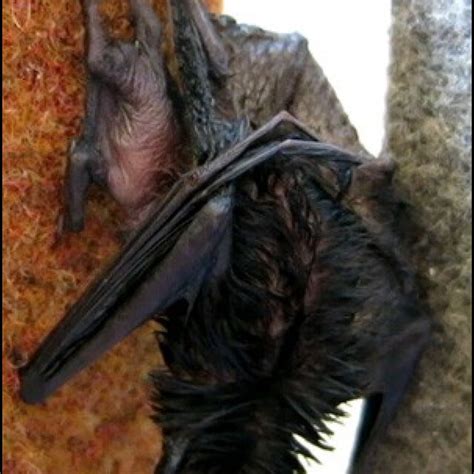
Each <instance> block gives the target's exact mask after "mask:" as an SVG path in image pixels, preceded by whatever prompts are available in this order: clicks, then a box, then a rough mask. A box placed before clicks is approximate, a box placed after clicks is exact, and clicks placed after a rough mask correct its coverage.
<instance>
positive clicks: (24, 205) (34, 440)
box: [2, 0, 222, 474]
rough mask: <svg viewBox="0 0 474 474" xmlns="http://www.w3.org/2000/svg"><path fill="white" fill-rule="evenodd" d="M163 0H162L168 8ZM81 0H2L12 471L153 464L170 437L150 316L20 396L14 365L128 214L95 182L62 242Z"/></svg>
mask: <svg viewBox="0 0 474 474" xmlns="http://www.w3.org/2000/svg"><path fill="white" fill-rule="evenodd" d="M164 1H165V0H163V2H156V3H157V5H156V6H157V7H158V8H159V10H160V12H163V5H162V4H161V5H160V3H164ZM80 3H81V2H80V1H79V0H54V1H53V0H43V1H38V0H11V1H8V2H3V4H2V23H3V66H4V71H3V81H4V82H3V105H4V107H3V119H4V120H3V137H4V140H3V185H4V188H3V189H4V200H3V210H4V212H3V252H4V254H3V255H4V271H3V345H2V350H3V352H2V368H3V371H2V376H3V391H2V398H3V403H4V414H3V441H4V444H3V469H2V472H3V473H4V474H13V473H14V474H33V473H35V474H37V473H45V474H69V473H71V474H72V473H74V474H75V473H81V474H82V473H84V474H86V473H91V474H92V473H94V474H101V473H119V474H128V473H129V474H131V473H134V474H137V473H138V474H142V473H144V474H145V473H151V472H152V470H153V466H154V465H155V463H156V461H157V459H158V457H159V455H160V449H161V448H160V434H159V430H158V429H157V428H156V427H155V426H154V424H153V423H152V422H151V421H150V420H149V415H150V413H151V410H150V408H149V406H148V402H147V401H148V396H149V393H148V391H149V386H148V384H147V374H148V373H149V371H150V370H151V369H152V368H153V367H157V366H158V365H159V364H160V354H159V352H158V350H157V346H156V343H155V340H154V337H153V330H152V329H151V328H145V329H142V330H140V331H138V333H136V334H134V335H132V336H131V337H130V338H128V339H127V340H126V341H125V342H123V343H122V344H121V345H119V346H118V347H117V348H116V349H115V350H114V351H112V352H111V353H110V354H108V355H107V356H106V357H104V358H103V359H102V360H101V361H100V362H98V363H97V364H96V365H94V366H93V367H92V368H90V369H89V370H86V371H85V372H83V373H82V374H80V375H79V376H78V377H77V378H76V379H75V380H74V381H73V382H71V383H70V384H68V385H67V386H66V387H64V388H63V389H62V390H61V391H60V392H59V393H58V394H57V395H56V396H54V397H52V398H51V399H50V400H48V402H47V403H45V404H43V405H40V406H28V405H25V404H23V403H22V402H21V401H20V400H19V397H18V388H19V382H18V377H17V372H16V370H17V367H18V366H20V365H21V364H22V363H24V361H25V359H26V357H27V356H28V355H29V354H31V353H32V351H33V349H34V348H35V347H36V346H37V345H38V343H39V342H40V341H41V339H42V338H43V337H44V336H45V334H46V333H47V332H48V331H49V330H50V329H51V328H52V327H53V326H54V324H55V323H56V322H57V321H58V320H59V318H60V317H61V316H62V314H63V313H64V310H65V308H66V306H67V305H69V304H71V303H72V302H73V301H74V300H75V299H76V298H77V297H78V295H79V294H80V293H81V291H82V290H83V288H84V287H85V285H86V284H87V283H88V282H89V281H90V280H91V279H92V278H93V276H94V275H95V274H97V272H98V271H99V270H100V268H101V267H102V266H103V264H104V263H105V261H106V260H107V259H108V258H110V257H111V256H112V255H113V254H114V253H115V252H116V251H117V250H118V247H119V240H118V229H119V219H120V215H119V213H118V211H117V210H116V208H115V207H114V206H113V205H112V203H111V202H110V200H109V198H108V197H107V196H105V195H104V194H102V193H101V192H99V191H97V190H94V192H93V193H92V195H91V202H90V203H89V206H88V216H87V228H86V230H85V231H84V232H83V233H82V234H80V235H74V236H71V237H69V238H68V239H66V240H63V241H62V242H56V236H55V228H56V220H57V216H58V213H59V210H60V203H61V195H62V177H63V174H64V168H65V164H66V151H67V147H68V144H69V142H70V140H71V138H72V137H73V136H74V135H76V134H77V133H78V132H79V130H80V124H81V117H82V114H83V98H84V86H85V83H84V80H85V77H84V69H83V36H84V30H83V26H82V22H83V18H82V12H81V7H80ZM104 3H105V5H104V7H105V8H104V10H105V11H106V12H107V13H108V14H109V15H110V16H111V17H113V18H114V25H115V27H116V29H118V30H120V29H126V23H127V21H126V13H127V5H126V2H124V1H120V2H117V1H116V0H114V1H107V2H104ZM210 3H211V4H212V8H213V10H214V11H215V10H216V9H218V8H220V7H221V6H222V5H221V4H222V2H220V1H211V2H210Z"/></svg>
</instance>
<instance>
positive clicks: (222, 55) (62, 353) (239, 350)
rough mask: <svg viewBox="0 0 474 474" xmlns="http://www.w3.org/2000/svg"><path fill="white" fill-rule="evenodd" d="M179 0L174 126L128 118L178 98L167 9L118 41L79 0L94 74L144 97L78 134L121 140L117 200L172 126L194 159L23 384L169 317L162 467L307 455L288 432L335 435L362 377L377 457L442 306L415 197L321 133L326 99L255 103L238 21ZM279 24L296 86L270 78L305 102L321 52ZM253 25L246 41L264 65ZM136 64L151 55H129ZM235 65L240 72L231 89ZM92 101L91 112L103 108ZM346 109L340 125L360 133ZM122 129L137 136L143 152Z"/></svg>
mask: <svg viewBox="0 0 474 474" xmlns="http://www.w3.org/2000/svg"><path fill="white" fill-rule="evenodd" d="M171 8H172V12H173V21H174V35H175V47H176V54H177V58H178V63H179V69H180V74H181V81H180V84H179V86H178V88H177V89H178V90H179V93H178V95H179V97H178V98H175V99H174V100H176V101H177V102H175V105H176V104H179V110H180V111H181V113H180V114H179V118H178V120H176V122H173V123H176V124H178V126H177V128H176V129H173V133H171V132H170V129H168V128H166V127H165V126H164V125H162V127H161V128H160V130H161V132H162V134H160V133H159V132H158V131H157V130H156V127H150V128H149V129H146V130H145V129H144V128H143V127H144V125H143V127H142V128H140V127H138V128H136V126H135V125H136V124H140V123H142V120H143V117H146V118H150V117H151V118H150V120H151V122H150V123H153V124H161V122H162V121H165V119H164V116H163V115H160V112H159V111H162V110H163V109H166V107H167V105H169V103H168V102H167V97H166V94H164V92H163V91H164V90H165V85H166V84H165V83H164V82H163V81H162V80H161V79H162V78H163V67H164V66H163V64H162V63H160V61H159V58H158V59H157V57H155V52H156V51H158V49H157V48H156V49H153V45H156V44H157V38H156V36H155V34H154V33H156V31H159V29H158V26H159V24H158V22H157V19H156V17H154V15H153V14H152V12H151V10H150V8H149V6H148V5H147V4H146V2H144V1H142V0H135V1H133V2H132V12H133V14H134V15H135V24H136V35H137V40H138V43H139V45H138V47H137V46H135V45H132V46H131V47H132V48H134V49H130V45H126V47H125V49H123V47H122V49H120V51H121V53H120V54H118V55H114V54H115V49H114V48H116V45H115V44H113V43H112V44H111V43H110V41H104V40H103V38H104V36H103V35H104V33H103V30H102V29H101V27H100V24H99V23H98V13H97V5H96V2H95V1H93V0H90V1H88V2H86V11H87V13H88V29H89V38H90V40H89V41H90V44H89V53H88V54H89V58H88V60H89V62H91V61H92V65H93V66H92V71H93V72H94V75H95V79H94V80H96V81H99V82H100V87H99V88H98V89H96V90H99V91H100V90H101V89H100V88H101V87H108V88H109V89H110V90H115V91H117V90H119V92H120V93H119V94H117V97H118V99H117V103H118V104H119V106H118V107H119V109H120V110H121V108H123V107H131V108H132V109H133V113H132V112H130V109H127V110H126V112H125V113H124V114H122V115H117V116H113V117H112V116H111V115H107V120H109V121H112V122H113V123H112V124H110V127H108V128H107V129H100V128H98V129H97V128H94V127H92V128H94V129H95V130H96V132H95V133H97V134H98V135H97V136H95V137H94V138H93V139H91V140H85V141H86V143H93V144H95V145H94V146H96V144H97V143H101V144H103V143H114V144H115V145H114V146H111V147H110V148H107V147H104V146H103V145H102V146H101V148H100V150H99V151H100V152H101V153H102V152H105V155H106V156H108V158H107V160H108V161H107V160H106V159H104V157H103V156H102V157H101V159H100V160H102V161H101V163H106V164H107V165H108V166H106V167H105V168H102V169H105V175H106V177H107V180H106V185H107V186H108V188H109V189H110V190H111V192H112V194H114V195H115V196H116V197H119V196H120V193H121V192H123V193H124V194H122V195H121V197H122V199H123V202H124V205H126V204H127V203H129V202H135V201H134V199H132V198H135V196H134V192H130V190H134V189H135V184H134V183H139V182H140V180H139V179H138V177H139V176H140V175H139V174H137V173H136V172H135V171H136V167H137V165H138V164H139V163H140V161H138V160H139V159H140V158H143V157H145V158H146V157H147V156H148V154H149V155H150V157H152V154H151V150H152V149H154V150H155V152H156V153H161V151H162V150H161V148H160V146H159V145H158V144H163V143H168V142H169V140H171V139H172V138H173V137H183V139H185V140H186V146H185V147H183V150H184V151H180V153H183V154H184V155H186V154H190V155H191V158H192V160H191V162H192V163H194V167H192V168H191V169H190V171H188V172H187V173H186V174H184V176H183V177H181V178H180V179H179V180H178V181H177V182H176V183H175V184H174V186H173V187H172V188H171V190H170V191H169V192H168V193H167V194H166V196H165V197H164V198H162V199H160V200H159V201H157V202H153V199H154V198H153V196H151V197H150V196H147V197H146V199H145V198H144V197H143V196H142V197H141V198H140V199H143V200H139V203H140V206H142V207H141V210H140V212H142V210H143V209H146V210H145V211H143V212H144V213H145V217H143V218H140V223H139V225H138V227H137V230H136V232H134V233H133V234H132V236H131V237H130V239H129V241H128V242H127V243H126V244H125V246H124V248H123V249H122V251H121V253H120V254H119V256H118V257H117V258H116V259H115V261H113V262H112V263H111V265H110V266H109V267H108V268H107V269H106V270H105V272H104V274H103V275H102V276H101V277H100V278H99V279H97V280H96V281H95V282H93V283H92V285H91V286H90V287H89V289H88V290H87V291H86V293H85V294H84V295H83V296H82V297H81V298H80V300H79V301H78V302H77V303H76V304H75V305H74V306H73V307H72V308H71V310H70V311H69V312H68V313H67V314H66V316H65V317H64V319H63V320H62V321H61V322H60V324H59V325H58V326H57V328H56V329H55V330H54V331H53V332H52V333H51V334H50V335H49V336H48V337H47V339H46V340H45V342H44V343H43V344H42V346H41V347H40V348H39V350H38V351H37V353H36V354H35V356H34V357H33V359H32V360H31V361H30V363H29V364H28V366H27V367H26V368H25V369H23V371H22V389H21V391H22V397H23V398H24V399H25V401H28V402H30V403H35V402H39V401H41V400H43V399H45V398H46V397H47V396H49V395H50V394H51V393H52V392H54V391H55V390H56V389H57V388H59V387H60V386H61V385H62V384H63V383H65V382H66V381H67V380H68V379H69V378H71V377H72V376H73V375H74V374H75V373H77V372H78V371H79V370H81V369H82V368H84V367H86V366H87V365H89V364H90V363H92V362H93V361H94V360H95V359H97V358H98V357H99V356H100V355H101V354H102V353H104V352H105V351H106V350H108V349H109V348H110V347H112V346H113V345H114V344H116V343H117V342H119V341H120V340H121V339H123V338H124V337H126V335H128V334H129V333H130V332H131V331H133V330H134V329H135V328H136V327H138V326H139V325H141V324H143V323H145V322H146V321H148V320H150V319H158V320H159V321H160V322H161V325H162V328H163V329H162V332H161V333H160V335H159V343H160V347H161V350H162V353H163V356H164V360H165V362H166V366H167V370H166V371H165V372H161V373H157V374H155V375H154V381H155V384H156V388H157V391H156V396H155V405H156V409H157V415H156V418H157V420H158V422H159V423H160V425H161V426H162V429H163V433H164V437H165V442H164V443H165V454H164V456H163V458H162V459H161V460H160V463H159V464H158V466H157V470H156V472H157V473H167V474H168V473H178V472H179V473H183V474H184V473H190V474H191V473H193V474H199V473H252V474H258V473H278V474H285V473H288V474H290V473H294V472H301V473H302V472H304V469H303V467H302V466H301V465H300V464H299V461H298V458H297V454H303V455H309V453H308V452H307V451H306V450H305V448H304V447H303V445H301V444H300V443H299V442H298V441H296V439H295V438H294V434H298V435H300V436H301V437H303V438H305V439H306V440H308V441H310V442H311V443H313V444H316V445H319V446H324V435H325V434H326V433H327V428H326V425H325V422H326V421H328V420H329V419H332V418H333V417H336V416H339V415H341V413H340V411H339V410H338V408H337V406H338V405H339V404H340V403H342V402H345V401H348V400H351V399H354V398H359V397H367V398H369V400H370V401H371V403H370V407H371V412H372V414H373V416H372V417H371V418H370V419H369V418H368V419H367V421H366V424H365V425H364V428H363V433H362V436H361V439H360V446H359V449H358V452H357V456H356V460H355V464H356V468H355V469H358V470H359V472H370V471H369V470H367V469H368V468H367V465H368V464H367V463H368V460H370V453H371V450H372V449H373V446H374V444H375V443H376V441H377V438H378V437H379V436H381V435H382V434H383V432H384V430H385V428H386V426H387V424H388V423H389V422H390V420H391V418H392V417H393V415H394V414H395V412H396V409H397V407H398V405H399V403H400V401H401V398H402V396H403V394H404V392H405V391H406V387H407V384H408V382H409V380H410V378H411V375H412V373H413V370H414V367H415V365H416V362H417V360H418V358H419V356H420V354H421V351H422V349H423V347H424V345H425V344H426V341H427V338H428V334H429V326H430V324H429V319H428V318H427V316H426V313H425V311H424V308H422V306H421V304H420V302H419V299H418V294H417V285H416V281H415V278H414V274H413V271H412V269H411V268H410V263H409V258H408V256H407V255H406V251H405V248H404V242H403V236H402V235H401V234H400V231H399V227H400V222H401V220H402V214H403V213H402V210H403V205H402V203H401V202H400V201H399V199H398V198H397V197H396V192H395V191H394V189H393V188H392V184H391V178H392V174H393V167H392V166H391V164H390V163H388V162H386V161H383V160H381V161H372V160H370V159H368V158H366V157H365V156H364V155H363V154H360V155H354V154H352V153H349V152H347V151H343V150H342V149H341V148H339V147H337V146H334V145H328V144H325V143H322V142H321V141H319V140H318V139H317V138H316V136H315V135H314V134H313V132H312V130H314V129H315V128H316V129H317V128H318V127H319V128H320V129H321V130H324V131H326V133H328V134H330V133H331V127H332V126H333V125H334V124H332V125H331V121H330V120H328V119H327V118H321V119H319V118H317V117H316V118H314V119H313V121H312V122H311V125H310V128H309V127H307V126H306V125H303V124H302V123H301V122H299V121H298V120H296V119H295V118H294V117H293V116H292V115H290V114H288V113H286V112H283V113H279V114H277V115H275V116H274V117H272V116H271V115H272V114H271V107H269V109H268V112H267V111H263V109H262V108H261V107H260V106H256V107H255V108H253V109H252V104H258V103H259V101H260V100H261V99H260V96H259V94H258V93H257V92H256V90H255V87H258V85H257V82H258V81H257V82H253V80H250V81H246V80H245V79H243V78H235V76H233V75H232V74H231V73H230V71H231V68H232V67H237V65H238V64H241V63H239V61H242V59H236V58H237V56H234V57H233V59H232V56H230V57H228V56H227V51H228V49H229V46H225V41H223V42H222V41H221V37H222V35H220V34H218V32H219V28H221V27H222V28H227V31H228V33H227V36H225V35H224V37H225V38H227V40H226V41H231V42H232V41H234V43H235V44H239V42H241V41H242V38H243V37H242V36H239V35H241V33H242V31H243V30H241V29H238V31H234V38H233V39H232V34H231V33H229V31H230V30H232V28H235V25H234V26H232V24H231V25H230V26H229V25H228V24H227V26H226V21H227V20H225V19H224V20H214V22H212V21H211V20H210V19H209V18H208V17H207V15H206V13H205V12H204V11H203V10H202V7H201V5H200V3H199V2H197V1H194V0H183V1H177V0H175V1H171ZM145 18H147V19H146V20H145ZM216 21H219V22H223V23H219V25H221V26H219V25H217V26H216ZM229 28H230V30H229ZM256 32H258V30H254V31H253V32H251V33H249V34H250V36H252V35H255V34H256ZM94 35H95V36H94ZM265 35H266V34H263V38H264V40H265V41H267V40H268V38H269V37H268V36H265ZM229 38H230V39H229ZM288 38H290V39H288ZM292 38H293V39H292ZM255 40H257V38H255ZM285 41H289V44H290V46H291V48H293V46H294V47H295V48H297V49H298V50H299V48H301V50H302V51H303V53H302V54H301V58H300V57H297V56H298V55H294V57H295V61H299V62H300V63H301V67H300V70H301V74H300V75H299V76H298V77H299V79H298V78H295V82H294V90H296V91H300V93H296V94H295V93H292V92H291V89H292V88H288V90H287V91H285V90H284V88H283V89H282V90H281V93H279V95H278V97H279V98H280V97H284V96H285V94H286V96H287V97H288V100H287V105H288V107H287V108H289V109H291V108H292V107H293V108H294V109H295V110H302V111H303V110H304V109H305V106H308V101H309V100H310V99H308V98H305V96H306V95H307V92H305V93H304V94H303V89H301V90H300V89H299V87H302V86H301V84H299V82H298V81H299V80H301V78H305V80H307V79H308V78H307V77H306V76H311V73H310V72H308V71H311V70H313V72H314V70H315V69H314V62H311V60H310V58H309V57H308V56H307V49H306V53H304V50H305V45H304V42H303V43H301V41H300V39H299V38H298V37H286V39H285ZM293 42H294V43H295V44H293ZM300 43H301V44H302V45H303V46H301V44H300ZM255 44H256V43H255V42H254V41H251V42H250V43H249V45H248V50H247V53H246V54H247V55H246V56H245V57H247V58H250V59H251V62H252V61H253V62H252V64H253V66H254V67H255V68H256V70H257V69H258V67H260V66H261V59H258V57H257V56H258V55H257V56H256V53H255V50H254V46H255ZM276 44H279V43H278V41H277V42H276ZM297 44H300V45H299V46H298V45H297ZM290 46H288V45H286V46H285V47H283V48H282V50H280V51H283V52H285V51H288V49H287V48H289V47H290ZM111 48H112V50H111ZM291 48H290V50H291ZM243 50H244V51H245V47H243ZM124 51H125V53H124ZM148 51H152V52H148ZM94 55H96V56H94ZM242 57H244V56H241V58H242ZM252 58H253V59H252ZM263 59H264V61H266V60H269V58H267V57H264V58H263ZM270 59H271V58H270ZM233 61H234V62H233ZM272 61H273V60H272ZM259 64H260V66H259ZM272 64H274V63H273V62H272ZM140 67H143V68H144V69H145V70H146V74H143V75H140V74H138V76H136V75H133V73H134V72H136V71H139V68H140ZM239 67H241V66H239ZM273 67H274V66H273ZM102 69H103V70H102ZM287 73H288V74H295V70H292V69H291V68H288V71H287ZM160 74H162V76H160ZM232 77H234V81H241V83H242V84H244V85H245V84H247V86H244V88H243V89H242V90H241V91H238V87H237V85H236V84H237V83H236V82H234V83H233V85H232V79H229V78H232ZM252 77H253V79H255V80H256V79H258V74H257V75H255V74H254V75H253V76H252ZM144 78H152V79H151V81H152V82H153V86H149V85H148V82H147V80H146V79H144ZM160 78H161V79H160ZM317 80H320V77H319V76H317V75H316V76H313V81H317ZM229 84H230V85H229ZM270 85H271V84H270ZM112 86H113V87H112ZM279 87H281V83H279V81H276V82H274V83H273V85H271V88H272V90H279V89H278V88H279ZM232 90H233V91H234V93H233V94H232V93H231V91H232ZM328 91H329V92H330V93H332V94H333V92H332V89H328ZM163 94H164V95H163ZM246 94H249V95H248V97H251V96H253V97H254V101H251V104H246V103H245V100H243V98H245V97H247V95H246ZM144 97H145V98H144ZM261 97H262V98H265V97H266V96H265V94H263V95H262V96H261ZM334 99H335V96H334ZM262 100H263V99H262ZM120 101H123V102H124V104H125V105H120ZM98 103H99V104H100V103H101V102H100V101H99V102H98ZM267 103H268V99H267V98H265V100H263V102H262V104H263V105H262V106H264V107H266V106H267V105H265V104H267ZM239 104H240V106H239ZM276 106H277V107H280V105H279V104H278V105H276ZM239 107H240V108H239ZM93 110H94V108H93V107H92V106H89V107H88V117H96V116H95V115H94V114H92V111H93ZM336 112H338V113H339V112H340V113H341V114H343V112H342V109H337V108H336ZM340 116H342V117H343V115H340ZM86 121H87V119H86ZM342 121H343V122H344V119H342ZM145 122H146V120H145ZM344 123H345V131H343V133H342V134H341V135H340V137H343V138H342V139H343V140H348V141H352V143H353V144H354V140H355V141H356V135H354V132H353V129H352V127H351V126H350V124H349V123H348V122H344ZM168 125H169V124H168ZM178 127H180V131H179V132H177V130H178ZM145 128H146V127H145ZM336 128H337V127H336ZM141 131H143V136H142V135H141V134H140V132H141ZM145 132H146V133H145ZM346 132H347V133H346ZM121 133H124V134H125V138H122V135H121ZM144 137H145V138H144ZM114 140H115V141H114ZM147 140H150V141H147ZM126 145H127V146H132V148H133V147H136V148H133V153H132V152H129V149H127V148H126ZM166 146H167V145H166ZM166 146H165V145H163V147H164V149H166ZM137 149H138V150H139V151H137ZM131 157H138V158H137V161H136V162H129V161H127V160H128V159H129V158H130V159H131ZM173 159H174V158H173ZM150 160H151V158H150ZM83 161H85V162H87V163H89V161H88V159H85V160H83ZM145 161H147V158H146V159H144V162H145ZM159 161H160V160H157V162H159ZM161 161H163V160H161ZM124 162H125V164H126V165H128V166H129V167H130V168H125V169H126V170H129V169H131V170H132V172H130V171H128V172H127V174H126V176H127V177H129V182H128V183H127V184H128V185H129V186H130V187H129V188H128V191H126V192H124V191H123V187H122V184H123V183H119V182H117V181H114V178H113V176H114V175H113V172H112V171H111V169H112V168H111V167H110V166H109V165H110V164H111V163H115V165H116V164H117V163H118V164H119V167H121V169H122V170H123V169H124V164H123V163H124ZM88 166H89V165H88ZM171 166H172V167H175V168H176V167H177V165H175V164H174V163H173V164H172V165H171ZM73 171H74V170H73V168H70V173H69V182H68V186H67V189H69V192H70V195H71V196H73V195H74V196H76V197H78V199H76V201H74V202H76V203H78V205H77V206H76V207H74V206H72V205H71V203H69V208H68V211H67V214H66V222H69V223H70V222H73V221H74V219H73V218H71V216H73V215H75V214H74V213H75V212H76V211H77V210H79V214H78V215H81V212H82V211H81V209H82V207H83V203H84V196H85V190H86V187H87V186H82V187H80V186H78V185H77V183H78V182H79V183H80V182H81V181H80V180H78V179H77V178H75V177H74V173H73ZM87 172H88V173H89V175H87V176H86V175H85V174H84V173H83V175H82V176H86V178H84V181H83V182H86V181H87V179H90V168H88V169H87ZM134 173H135V174H134ZM134 178H136V181H134ZM147 179H148V178H147ZM156 179H157V175H156V176H154V177H153V180H156ZM150 180H151V178H150ZM153 180H151V181H150V183H151V182H155V183H156V181H153ZM147 182H148V181H147ZM150 189H154V188H153V186H152V185H151V184H150ZM141 191H144V194H145V195H146V194H147V191H146V189H145V190H142V189H140V192H141ZM75 193H76V194H75ZM138 194H140V193H138ZM137 202H138V201H137ZM151 202H153V205H151V206H150V203H151ZM68 213H69V214H68ZM77 222H80V219H79V220H77ZM74 227H75V226H71V228H74ZM79 227H80V226H79ZM401 348H403V350H401Z"/></svg>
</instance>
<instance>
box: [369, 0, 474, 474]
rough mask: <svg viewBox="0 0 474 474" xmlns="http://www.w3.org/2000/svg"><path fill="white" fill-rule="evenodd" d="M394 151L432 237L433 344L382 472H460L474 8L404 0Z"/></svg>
mask: <svg viewBox="0 0 474 474" xmlns="http://www.w3.org/2000/svg"><path fill="white" fill-rule="evenodd" d="M392 14H393V24H392V30H391V56H392V57H391V68H390V77H389V79H390V84H389V93H388V111H387V124H386V131H387V136H386V144H385V150H384V152H383V154H384V155H386V156H387V155H388V156H391V157H393V158H394V159H395V161H396V162H397V163H398V164H399V171H398V180H399V182H400V183H401V185H402V186H403V187H404V188H405V190H406V192H407V194H408V196H409V199H410V201H411V203H412V204H413V205H414V206H415V212H416V216H417V220H418V221H419V222H420V223H421V225H422V228H423V229H424V231H425V232H426V237H425V238H424V239H423V240H421V241H420V242H419V243H418V245H417V247H416V253H417V257H418V264H419V269H420V272H421V274H422V276H423V279H424V284H425V287H426V290H427V293H428V300H429V302H430V304H431V305H432V308H433V310H434V317H435V321H436V326H435V334H434V340H433V343H432V345H431V347H430V349H429V350H428V352H427V353H425V356H424V357H423V360H422V364H421V367H420V369H419V375H418V380H417V381H416V382H415V387H414V388H413V390H412V393H411V396H410V398H409V400H408V401H407V403H405V405H404V407H403V408H402V411H401V412H400V414H399V416H398V417H397V420H396V421H395V423H394V424H393V425H392V427H391V428H390V430H389V434H388V436H387V439H386V441H385V443H383V444H382V445H381V446H380V449H379V453H378V455H377V456H376V459H375V467H374V473H375V474H377V473H384V474H400V473H407V474H412V473H413V474H418V473H420V474H421V473H429V474H437V473H439V474H451V473H452V474H458V473H464V472H466V473H467V472H469V465H470V459H471V441H472V438H471V437H472V433H471V410H472V405H471V293H470V279H471V270H470V268H471V237H472V231H471V140H472V129H471V33H472V24H471V2H470V1H468V0H394V1H393V5H392Z"/></svg>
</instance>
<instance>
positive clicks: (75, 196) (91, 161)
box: [59, 77, 105, 234]
mask: <svg viewBox="0 0 474 474" xmlns="http://www.w3.org/2000/svg"><path fill="white" fill-rule="evenodd" d="M86 94H87V102H86V116H85V119H84V126H83V133H82V135H81V136H80V137H77V138H75V139H73V140H72V142H71V145H70V147H69V153H68V165H67V171H66V178H65V183H64V200H65V206H64V207H65V209H64V214H63V216H62V219H61V220H60V229H59V232H60V234H62V233H63V232H64V231H66V232H79V231H81V230H82V229H83V228H84V214H85V203H86V197H87V191H88V189H89V186H90V185H91V184H92V183H96V184H99V185H102V186H104V185H105V180H104V177H103V176H102V173H101V169H102V168H103V166H102V163H101V162H102V157H101V155H100V152H99V150H98V149H97V147H96V145H95V132H96V125H97V118H96V117H97V115H96V113H97V106H98V97H99V94H100V86H99V84H98V83H97V82H96V81H95V80H94V79H93V78H92V77H89V78H88V82H87V91H86Z"/></svg>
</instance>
